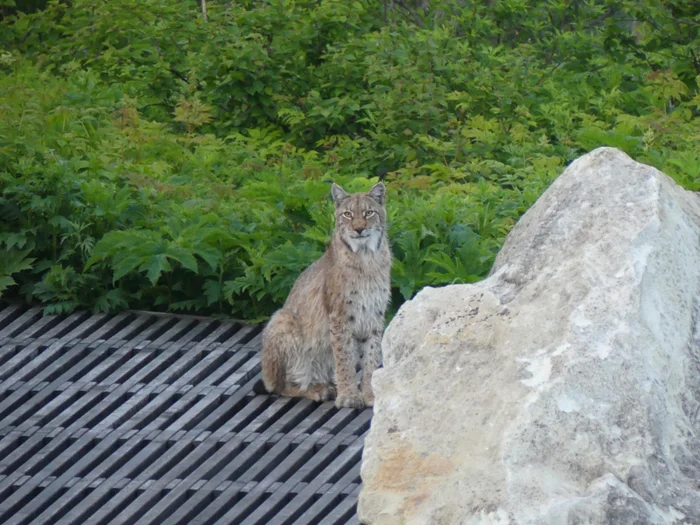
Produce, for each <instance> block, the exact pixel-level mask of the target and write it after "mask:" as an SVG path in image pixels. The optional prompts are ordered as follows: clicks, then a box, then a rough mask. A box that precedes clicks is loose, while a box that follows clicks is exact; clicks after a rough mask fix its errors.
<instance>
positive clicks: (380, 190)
mask: <svg viewBox="0 0 700 525" xmlns="http://www.w3.org/2000/svg"><path fill="white" fill-rule="evenodd" d="M368 195H369V196H370V197H372V198H373V199H374V200H375V201H377V202H378V203H379V204H382V205H383V204H384V200H385V199H386V186H384V183H382V182H378V183H377V184H375V185H374V186H372V189H371V190H369V192H368Z"/></svg>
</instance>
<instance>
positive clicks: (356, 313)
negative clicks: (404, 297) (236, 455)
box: [262, 183, 391, 408]
mask: <svg viewBox="0 0 700 525" xmlns="http://www.w3.org/2000/svg"><path fill="white" fill-rule="evenodd" d="M331 196H332V197H333V202H334V204H335V221H336V222H335V231H334V232H333V238H332V240H331V243H330V245H329V247H328V249H327V250H326V253H324V254H323V256H322V257H321V258H320V259H319V260H317V261H316V262H315V263H313V264H312V265H311V266H309V267H308V268H307V269H306V270H304V272H302V274H301V275H300V276H299V278H298V279H297V281H296V283H295V284H294V287H293V288H292V291H291V292H290V294H289V297H287V301H286V302H285V304H284V306H283V307H282V309H281V310H278V311H277V312H276V313H275V314H274V316H273V317H272V319H270V322H269V323H268V325H267V326H266V327H265V330H264V332H263V336H262V375H263V382H264V384H265V388H266V389H267V390H268V391H269V392H276V393H278V394H281V395H284V396H292V397H294V396H300V397H308V398H310V399H313V400H316V401H326V400H329V399H332V398H333V397H334V396H335V398H336V399H335V404H336V406H337V407H339V408H341V407H349V408H362V407H364V406H372V405H373V404H374V394H373V393H372V374H373V372H374V371H375V370H376V369H377V367H378V366H379V364H380V361H381V339H382V333H383V331H384V312H385V311H386V307H387V304H388V303H389V295H390V288H389V286H390V281H389V278H390V270H391V252H390V250H389V242H388V239H387V234H386V209H385V207H384V200H385V196H386V189H385V187H384V185H383V184H382V183H379V184H376V185H375V186H374V187H373V188H372V189H371V190H370V191H369V192H368V193H354V194H349V193H347V192H346V191H345V190H343V189H342V188H341V187H340V186H338V185H337V184H335V183H334V184H333V187H332V189H331ZM360 358H361V360H362V380H361V382H360V387H359V388H358V385H357V382H356V380H355V371H356V366H357V363H358V361H359V359H360Z"/></svg>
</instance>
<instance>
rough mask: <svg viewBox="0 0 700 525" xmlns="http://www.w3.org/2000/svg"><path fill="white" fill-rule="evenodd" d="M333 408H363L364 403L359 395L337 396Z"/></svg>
mask: <svg viewBox="0 0 700 525" xmlns="http://www.w3.org/2000/svg"><path fill="white" fill-rule="evenodd" d="M335 406H336V407H338V408H365V402H364V401H363V400H362V397H360V396H359V395H353V396H338V397H337V398H336V400H335Z"/></svg>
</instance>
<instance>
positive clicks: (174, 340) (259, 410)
mask: <svg viewBox="0 0 700 525" xmlns="http://www.w3.org/2000/svg"><path fill="white" fill-rule="evenodd" d="M259 341H260V327H259V326H250V325H243V324H239V323H229V322H222V321H217V320H209V319H205V320H202V319H195V318H187V317H176V316H162V315H151V314H142V313H138V314H136V313H122V314H118V315H104V314H91V313H89V312H78V313H75V314H73V315H70V316H67V317H55V316H43V315H42V312H41V310H40V309H38V308H31V309H30V308H26V307H19V306H10V305H5V304H2V303H0V523H2V524H3V525H18V524H32V525H36V524H51V525H59V524H60V525H64V524H65V525H76V524H81V525H82V524H89V525H98V524H100V525H102V524H134V525H135V524H138V525H147V524H154V525H156V524H157V525H161V524H173V525H178V524H180V525H205V524H206V525H210V524H217V525H223V524H226V525H231V524H236V525H238V524H280V525H282V524H292V523H293V524H297V525H309V524H345V523H355V524H356V523H359V522H358V520H357V518H356V516H355V507H356V503H357V494H358V492H359V489H360V475H359V470H360V461H361V454H362V445H363V442H364V437H365V435H366V433H367V431H368V429H369V424H370V420H371V416H372V411H371V410H363V411H355V410H350V409H342V410H337V409H336V408H335V407H334V406H333V404H332V403H324V404H318V403H313V402H311V401H308V400H291V399H286V398H279V397H275V396H265V395H256V394H255V393H253V391H252V387H253V385H254V383H255V382H256V381H257V379H258V378H259V356H258V349H259V344H260V342H259Z"/></svg>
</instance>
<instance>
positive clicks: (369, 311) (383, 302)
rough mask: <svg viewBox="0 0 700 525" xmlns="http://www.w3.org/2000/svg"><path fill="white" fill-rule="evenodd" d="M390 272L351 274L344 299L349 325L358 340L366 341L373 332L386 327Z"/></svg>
mask: <svg viewBox="0 0 700 525" xmlns="http://www.w3.org/2000/svg"><path fill="white" fill-rule="evenodd" d="M389 293H390V292H389V272H388V271H386V272H379V271H377V272H373V273H371V274H367V273H364V272H362V273H357V274H350V275H348V276H347V282H346V286H345V289H344V290H343V299H344V304H345V312H346V318H347V322H348V325H349V327H350V329H351V330H352V332H353V335H354V336H355V337H356V338H357V339H366V338H367V337H369V335H370V333H371V331H372V330H376V329H381V328H383V326H384V312H385V311H386V307H387V304H388V303H389Z"/></svg>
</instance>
